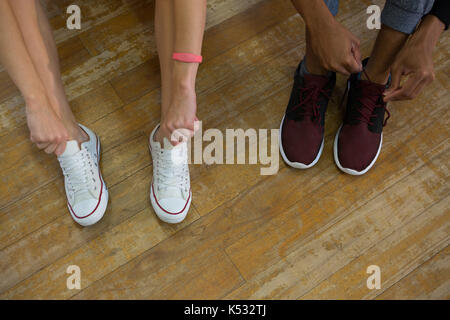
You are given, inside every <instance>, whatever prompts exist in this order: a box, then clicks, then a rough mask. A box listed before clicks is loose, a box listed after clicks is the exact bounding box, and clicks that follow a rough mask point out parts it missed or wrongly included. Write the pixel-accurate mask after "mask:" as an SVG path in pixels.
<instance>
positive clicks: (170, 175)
mask: <svg viewBox="0 0 450 320" xmlns="http://www.w3.org/2000/svg"><path fill="white" fill-rule="evenodd" d="M174 152H176V154H174ZM159 153H160V154H159V155H158V157H157V161H156V162H157V168H156V178H157V179H158V190H159V191H163V192H164V191H168V190H169V189H172V190H173V189H174V188H176V189H178V190H182V191H184V192H188V191H189V180H188V179H189V167H188V164H187V159H184V158H185V157H186V156H185V155H184V151H183V150H182V149H180V150H177V149H171V150H164V149H161V150H160V151H159ZM175 157H176V160H179V163H177V162H176V161H174V158H175Z"/></svg>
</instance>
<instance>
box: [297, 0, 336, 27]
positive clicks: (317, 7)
mask: <svg viewBox="0 0 450 320" xmlns="http://www.w3.org/2000/svg"><path fill="white" fill-rule="evenodd" d="M293 2H294V6H295V7H296V9H297V11H298V12H299V13H300V15H301V16H302V18H303V20H304V21H305V25H306V28H307V29H308V30H315V29H317V28H319V29H321V28H322V29H323V28H324V27H326V26H330V25H332V24H333V22H335V19H334V17H333V15H332V14H331V12H330V10H329V9H328V7H327V6H326V4H325V2H324V1H323V0H313V1H310V0H308V1H301V0H300V1H299V0H297V1H293Z"/></svg>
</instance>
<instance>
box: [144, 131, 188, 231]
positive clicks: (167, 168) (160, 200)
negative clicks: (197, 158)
mask: <svg viewBox="0 0 450 320" xmlns="http://www.w3.org/2000/svg"><path fill="white" fill-rule="evenodd" d="M158 128H159V125H157V126H156V128H155V129H153V132H152V134H151V135H150V154H151V155H152V159H153V181H152V184H151V186H150V202H151V204H152V207H153V209H154V210H155V212H156V215H157V216H158V217H159V218H160V219H161V220H162V221H164V222H167V223H179V222H181V221H183V220H184V218H185V217H186V214H187V212H188V211H189V207H190V205H191V201H192V192H191V184H190V178H189V166H188V155H187V143H180V144H178V145H177V146H175V147H172V146H170V147H168V148H162V147H161V144H160V143H159V142H156V141H154V139H153V137H154V135H155V132H156V131H157V129H158ZM167 144H169V143H167Z"/></svg>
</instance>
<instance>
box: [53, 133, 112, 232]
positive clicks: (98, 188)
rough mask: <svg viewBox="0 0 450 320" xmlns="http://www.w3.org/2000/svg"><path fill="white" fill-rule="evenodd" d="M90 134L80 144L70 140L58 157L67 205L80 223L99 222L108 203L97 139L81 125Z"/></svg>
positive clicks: (85, 224)
mask: <svg viewBox="0 0 450 320" xmlns="http://www.w3.org/2000/svg"><path fill="white" fill-rule="evenodd" d="M80 127H81V128H82V129H83V130H84V131H85V132H86V134H87V135H88V136H89V141H86V142H83V143H82V144H81V149H80V147H79V145H78V142H77V141H75V140H71V141H68V142H67V146H66V150H64V153H63V154H62V155H60V156H59V157H58V161H59V164H60V166H61V169H62V171H63V174H64V186H65V188H66V196H67V206H68V208H69V212H70V214H71V215H72V218H73V219H74V220H75V221H76V222H78V223H79V224H81V225H82V226H90V225H93V224H94V223H96V222H97V221H99V220H100V219H101V218H102V217H103V214H104V213H105V210H106V206H107V204H108V190H107V189H106V185H105V182H104V181H103V178H102V175H101V173H100V164H99V163H100V140H99V138H98V137H97V135H96V134H95V133H93V132H92V131H91V130H89V129H88V128H86V127H85V126H82V125H80Z"/></svg>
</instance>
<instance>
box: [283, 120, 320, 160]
mask: <svg viewBox="0 0 450 320" xmlns="http://www.w3.org/2000/svg"><path fill="white" fill-rule="evenodd" d="M284 117H285V116H283V119H282V120H281V124H280V130H279V133H278V144H279V146H280V153H281V157H282V158H283V160H284V162H285V163H286V164H287V165H288V166H290V167H292V168H296V169H309V168H311V167H313V166H314V165H315V164H316V163H317V161H319V159H320V156H321V155H322V151H323V145H324V141H325V137H323V138H322V144H321V145H320V148H319V152H318V153H317V156H316V158H315V159H314V160H313V162H311V163H310V164H304V163H301V162H291V161H289V159H288V158H287V157H286V154H285V153H284V150H283V144H282V143H281V134H282V128H283V122H284Z"/></svg>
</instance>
